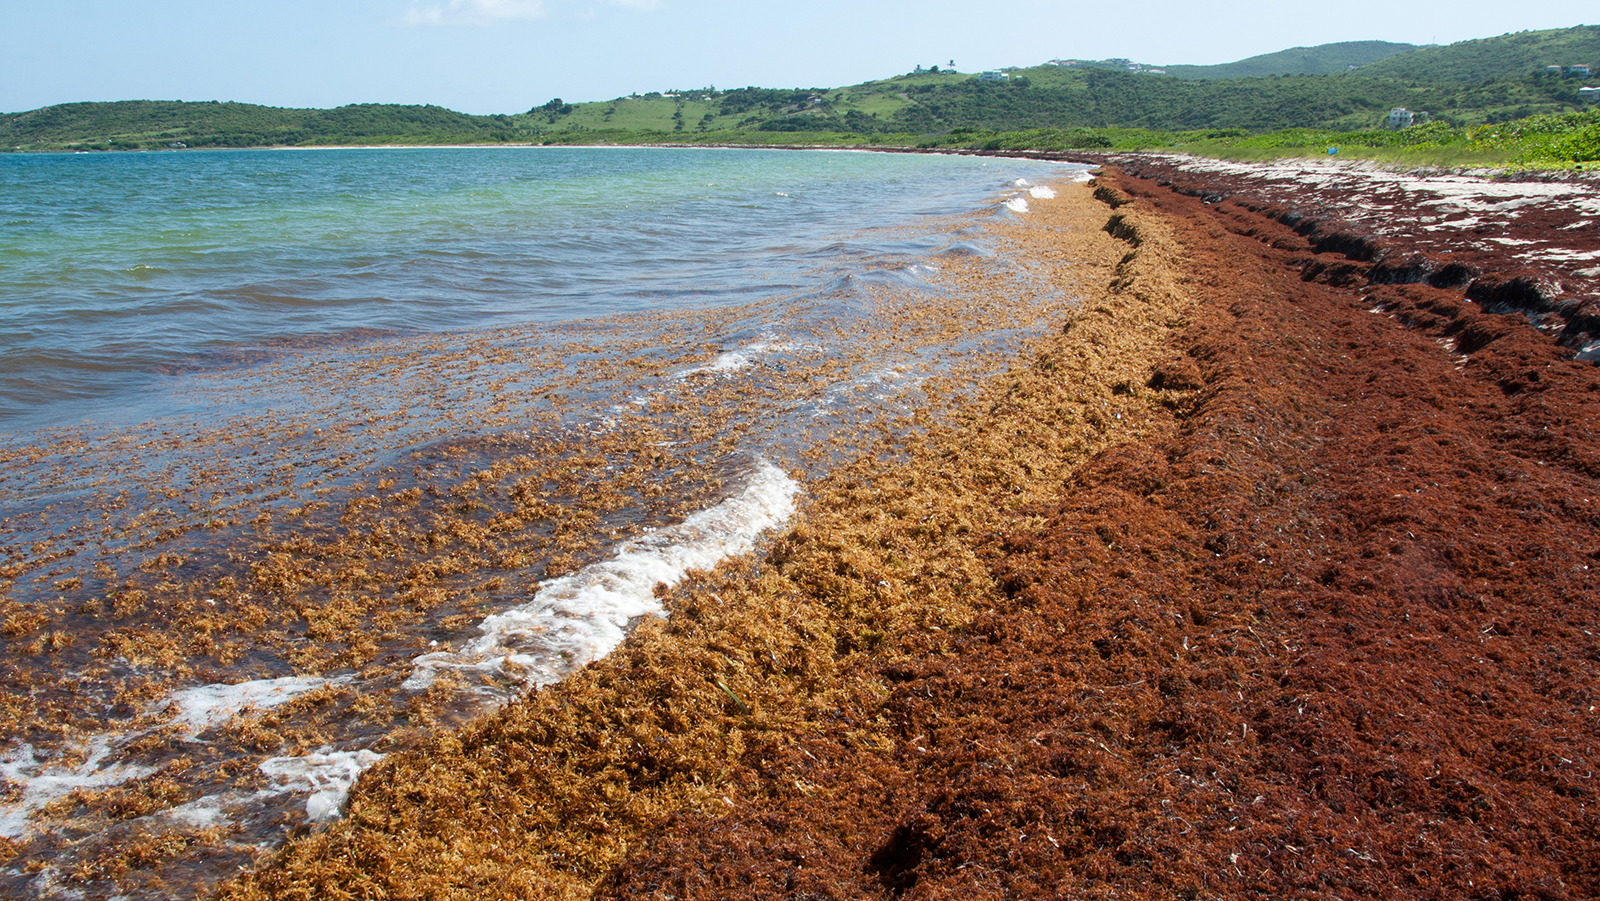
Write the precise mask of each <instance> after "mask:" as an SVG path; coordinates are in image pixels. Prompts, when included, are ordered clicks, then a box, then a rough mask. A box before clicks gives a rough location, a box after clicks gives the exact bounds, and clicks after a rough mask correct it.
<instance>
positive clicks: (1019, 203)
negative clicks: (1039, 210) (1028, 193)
mask: <svg viewBox="0 0 1600 901" xmlns="http://www.w3.org/2000/svg"><path fill="white" fill-rule="evenodd" d="M1003 205H1004V206H1005V208H1006V209H1008V210H1010V211H1011V212H1013V213H1026V212H1027V211H1028V198H1026V197H1013V198H1011V199H1010V200H1007V201H1006V202H1005V203H1004V204H1003Z"/></svg>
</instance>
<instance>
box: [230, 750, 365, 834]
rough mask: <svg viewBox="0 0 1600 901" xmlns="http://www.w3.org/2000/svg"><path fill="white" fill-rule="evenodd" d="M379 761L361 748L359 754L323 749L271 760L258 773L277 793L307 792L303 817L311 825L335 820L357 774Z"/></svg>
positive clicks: (359, 774) (264, 763)
mask: <svg viewBox="0 0 1600 901" xmlns="http://www.w3.org/2000/svg"><path fill="white" fill-rule="evenodd" d="M382 759H383V755H382V754H379V753H377V752H376V751H368V750H366V749H365V748H363V749H361V750H359V751H329V750H323V751H320V752H318V753H315V754H306V755H304V756H302V757H274V758H272V759H271V760H267V761H264V762H263V763H262V764H261V767H260V769H261V772H263V773H265V774H266V775H267V777H268V778H270V779H271V780H272V787H273V789H274V790H275V791H276V793H279V794H286V793H289V792H302V791H305V792H310V793H311V794H310V796H309V797H307V798H306V816H308V817H310V818H311V820H312V821H313V822H320V821H323V820H332V819H336V818H337V817H338V816H339V808H340V807H341V806H343V805H344V799H345V797H346V796H348V795H349V794H350V787H351V786H353V785H355V784H356V780H357V779H359V778H361V774H362V773H363V772H365V771H366V770H367V769H368V768H369V767H371V766H372V765H373V764H375V763H377V762H378V761H380V760H382Z"/></svg>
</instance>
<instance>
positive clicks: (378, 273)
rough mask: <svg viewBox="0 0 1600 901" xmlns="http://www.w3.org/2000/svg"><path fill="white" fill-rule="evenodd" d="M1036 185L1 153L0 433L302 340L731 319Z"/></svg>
mask: <svg viewBox="0 0 1600 901" xmlns="http://www.w3.org/2000/svg"><path fill="white" fill-rule="evenodd" d="M1040 168H1041V166H1040V164H1037V163H1029V162H1024V161H1013V160H995V159H983V160H976V161H975V160H972V159H965V158H955V157H946V156H925V155H891V154H864V153H833V152H810V153H801V152H793V151H759V150H673V151H662V150H651V149H633V148H615V149H570V148H492V149H489V148H485V149H477V148H474V149H459V148H446V149H438V148H419V149H384V150H367V149H362V150H328V151H288V150H280V151H223V152H206V153H199V152H197V153H168V154H159V153H144V154H47V155H21V154H8V155H5V156H3V157H0V359H3V360H4V365H3V367H0V428H11V429H23V428H29V427H37V426H40V425H49V424H54V423H59V422H65V421H72V419H73V418H75V417H76V418H81V416H84V415H89V416H97V415H98V416H106V415H114V413H113V411H116V410H118V409H120V408H121V407H122V406H123V405H124V404H125V403H126V402H127V400H128V399H129V398H130V397H137V398H141V399H142V398H143V396H144V395H145V394H146V393H148V392H152V391H155V392H159V391H161V390H162V389H163V379H162V375H163V373H170V372H173V371H181V370H185V369H188V368H192V367H204V366H207V365H220V364H222V363H225V362H226V361H227V360H228V359H229V358H230V357H231V356H235V355H238V354H240V353H242V352H245V351H250V350H255V349H263V348H264V349H270V348H271V347H273V346H274V345H275V344H282V343H285V342H303V341H305V340H306V339H308V338H326V337H334V336H339V335H344V334H350V333H353V332H357V331H358V330H369V331H370V330H376V331H385V330H392V331H421V332H441V331H446V330H452V329H462V328H472V327H483V326H492V325H496V324H504V323H508V322H529V321H533V322H546V323H548V322H559V321H567V320H573V319H578V318H589V317H597V316H605V315H609V314H616V313H642V312H656V311H662V310H670V309H676V308H683V307H690V306H693V307H702V308H703V307H708V306H717V305H733V304H740V303H745V302H748V301H749V300H751V299H753V298H756V297H760V296H768V295H773V294H777V293H781V292H785V291H789V290H793V289H795V288H797V287H800V286H802V285H804V284H805V283H806V280H807V276H808V274H809V273H811V272H812V271H813V270H814V269H815V268H816V267H817V266H818V265H820V264H826V263H827V262H830V261H837V260H838V259H841V258H850V257H866V256H873V255H879V254H884V253H892V252H896V251H901V252H904V251H907V250H912V249H914V244H913V246H911V247H907V246H899V241H898V240H897V238H894V237H892V238H888V239H879V240H877V241H867V242H863V243H856V244H851V243H848V240H849V239H845V240H846V243H844V244H841V243H840V241H841V237H842V236H848V235H851V234H852V233H854V232H857V231H860V230H864V229H870V228H875V227H880V226H882V225H884V224H888V223H905V222H908V221H915V220H916V219H917V218H918V217H929V216H937V215H940V214H949V213H955V212H959V211H963V210H967V209H970V208H972V207H974V206H977V205H978V204H980V203H982V202H984V201H985V200H986V199H987V195H988V194H989V193H992V192H993V191H994V190H996V188H997V186H998V185H1000V184H1003V183H1004V182H1006V181H1009V180H1010V179H1011V178H1015V177H1019V176H1022V175H1026V174H1029V173H1037V172H1038V171H1039V169H1040ZM97 401H98V402H99V403H95V402H97ZM139 412H140V413H141V414H145V415H157V414H159V413H160V412H161V411H160V408H159V407H152V408H149V409H148V413H146V408H143V407H140V408H139Z"/></svg>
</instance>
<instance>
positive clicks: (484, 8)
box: [399, 0, 662, 27]
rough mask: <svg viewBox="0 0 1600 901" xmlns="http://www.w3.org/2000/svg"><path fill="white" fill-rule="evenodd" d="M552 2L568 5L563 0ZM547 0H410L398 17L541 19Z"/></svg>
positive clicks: (652, 5) (625, 2) (638, 4)
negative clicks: (438, 1) (441, 1)
mask: <svg viewBox="0 0 1600 901" xmlns="http://www.w3.org/2000/svg"><path fill="white" fill-rule="evenodd" d="M553 2H554V3H556V4H560V5H567V4H564V3H562V0H553ZM604 2H605V3H606V4H607V5H610V6H617V7H621V8H623V9H631V10H637V11H640V12H648V11H650V10H655V9H660V8H661V5H662V3H661V0H604ZM551 5H552V3H551V2H547V0H446V2H444V3H427V2H421V0H413V2H412V4H411V7H410V9H407V10H406V12H405V14H404V15H402V16H401V17H400V19H399V23H400V24H401V25H407V26H411V27H418V26H425V25H496V24H499V23H501V22H516V21H528V20H532V19H543V18H546V17H548V16H549V15H550V13H551V11H552V10H551Z"/></svg>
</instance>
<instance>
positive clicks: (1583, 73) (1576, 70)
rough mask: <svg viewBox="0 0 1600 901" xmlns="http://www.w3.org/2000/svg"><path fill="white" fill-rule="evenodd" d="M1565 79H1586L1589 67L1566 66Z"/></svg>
mask: <svg viewBox="0 0 1600 901" xmlns="http://www.w3.org/2000/svg"><path fill="white" fill-rule="evenodd" d="M1567 77H1568V78H1588V77H1589V67H1588V66H1568V67H1567Z"/></svg>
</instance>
